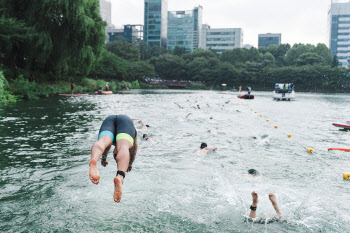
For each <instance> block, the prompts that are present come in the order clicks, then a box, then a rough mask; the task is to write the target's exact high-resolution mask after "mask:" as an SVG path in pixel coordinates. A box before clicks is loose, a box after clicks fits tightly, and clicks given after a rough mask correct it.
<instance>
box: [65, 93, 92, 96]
mask: <svg viewBox="0 0 350 233" xmlns="http://www.w3.org/2000/svg"><path fill="white" fill-rule="evenodd" d="M59 95H60V96H87V95H89V94H80V93H77V94H73V95H72V94H59Z"/></svg>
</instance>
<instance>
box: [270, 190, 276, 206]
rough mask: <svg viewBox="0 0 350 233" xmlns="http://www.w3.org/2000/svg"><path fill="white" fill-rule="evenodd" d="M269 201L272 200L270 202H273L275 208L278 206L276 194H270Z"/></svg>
mask: <svg viewBox="0 0 350 233" xmlns="http://www.w3.org/2000/svg"><path fill="white" fill-rule="evenodd" d="M269 199H270V201H271V203H272V205H273V206H275V205H277V198H276V196H275V194H273V193H270V194H269Z"/></svg>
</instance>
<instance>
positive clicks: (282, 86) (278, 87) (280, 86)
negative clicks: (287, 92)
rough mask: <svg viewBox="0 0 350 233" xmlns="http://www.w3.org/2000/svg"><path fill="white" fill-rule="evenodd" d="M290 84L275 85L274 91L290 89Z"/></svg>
mask: <svg viewBox="0 0 350 233" xmlns="http://www.w3.org/2000/svg"><path fill="white" fill-rule="evenodd" d="M291 85H292V84H291V83H276V84H275V89H291Z"/></svg>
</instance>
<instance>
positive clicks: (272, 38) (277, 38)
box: [258, 33, 282, 48]
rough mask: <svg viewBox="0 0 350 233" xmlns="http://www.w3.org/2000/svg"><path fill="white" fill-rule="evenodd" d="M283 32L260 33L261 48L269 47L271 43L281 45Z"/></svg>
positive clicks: (259, 45) (259, 44)
mask: <svg viewBox="0 0 350 233" xmlns="http://www.w3.org/2000/svg"><path fill="white" fill-rule="evenodd" d="M281 37H282V35H281V33H267V34H259V43H258V47H259V48H267V47H269V46H270V45H277V46H278V45H280V44H281Z"/></svg>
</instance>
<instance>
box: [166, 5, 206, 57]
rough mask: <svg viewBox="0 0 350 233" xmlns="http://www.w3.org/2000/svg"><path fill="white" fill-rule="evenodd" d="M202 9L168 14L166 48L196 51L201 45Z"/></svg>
mask: <svg viewBox="0 0 350 233" xmlns="http://www.w3.org/2000/svg"><path fill="white" fill-rule="evenodd" d="M202 9H203V8H202V7H201V6H199V7H195V8H194V9H193V10H189V11H169V12H168V40H167V48H168V49H174V48H175V47H176V46H179V47H183V48H185V49H186V51H187V52H192V51H193V50H195V49H198V48H199V46H200V44H201V29H202Z"/></svg>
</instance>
